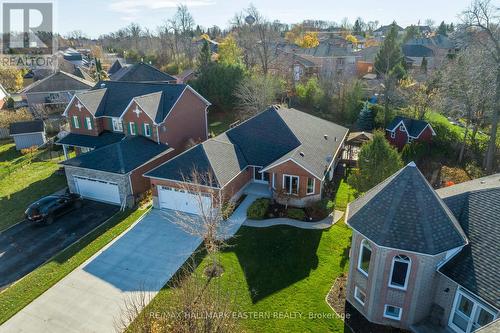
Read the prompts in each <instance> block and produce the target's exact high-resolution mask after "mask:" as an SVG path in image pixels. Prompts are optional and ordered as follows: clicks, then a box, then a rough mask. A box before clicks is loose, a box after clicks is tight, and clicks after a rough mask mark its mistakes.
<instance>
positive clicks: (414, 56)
mask: <svg viewBox="0 0 500 333" xmlns="http://www.w3.org/2000/svg"><path fill="white" fill-rule="evenodd" d="M402 50H403V55H404V57H405V61H406V63H407V64H408V67H417V68H421V67H422V61H423V60H424V59H425V60H426V61H427V65H426V66H427V69H433V68H434V51H433V50H432V49H431V48H429V47H427V46H424V45H414V44H405V45H403V46H402Z"/></svg>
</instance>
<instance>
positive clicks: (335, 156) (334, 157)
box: [321, 130, 349, 181]
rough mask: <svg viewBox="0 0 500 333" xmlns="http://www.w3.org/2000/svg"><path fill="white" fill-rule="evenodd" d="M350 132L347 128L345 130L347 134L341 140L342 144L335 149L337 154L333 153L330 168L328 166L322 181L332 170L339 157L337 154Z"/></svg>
mask: <svg viewBox="0 0 500 333" xmlns="http://www.w3.org/2000/svg"><path fill="white" fill-rule="evenodd" d="M348 134H349V130H347V131H346V132H345V135H344V137H343V138H342V140H341V141H340V145H339V146H338V148H337V150H336V151H335V154H333V156H332V161H331V162H330V165H328V168H326V172H325V174H324V175H323V178H321V181H323V180H325V178H326V175H327V174H328V172H329V171H330V169H331V168H332V165H333V162H335V160H336V159H337V155H338V154H339V151H340V149H341V148H343V146H344V142H345V138H346V137H347V135H348Z"/></svg>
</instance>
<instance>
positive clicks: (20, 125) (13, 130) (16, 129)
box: [9, 120, 44, 135]
mask: <svg viewBox="0 0 500 333" xmlns="http://www.w3.org/2000/svg"><path fill="white" fill-rule="evenodd" d="M43 131H44V126H43V121H41V120H31V121H20V122H17V123H12V124H10V128H9V134H10V135H16V134H27V133H37V132H43Z"/></svg>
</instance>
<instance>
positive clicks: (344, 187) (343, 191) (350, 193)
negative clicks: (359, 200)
mask: <svg viewBox="0 0 500 333" xmlns="http://www.w3.org/2000/svg"><path fill="white" fill-rule="evenodd" d="M355 193H356V191H355V190H354V188H352V187H351V186H350V185H349V184H347V182H346V180H345V179H342V180H341V181H340V183H339V187H338V190H337V194H336V195H335V209H337V210H343V211H345V210H346V208H347V204H348V203H349V202H351V201H353V200H354V199H355V198H356V197H355Z"/></svg>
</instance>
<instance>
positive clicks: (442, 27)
mask: <svg viewBox="0 0 500 333" xmlns="http://www.w3.org/2000/svg"><path fill="white" fill-rule="evenodd" d="M436 32H437V33H438V35H443V36H448V26H447V25H446V23H444V21H442V22H441V24H440V25H439V27H438V28H437V31H436Z"/></svg>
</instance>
